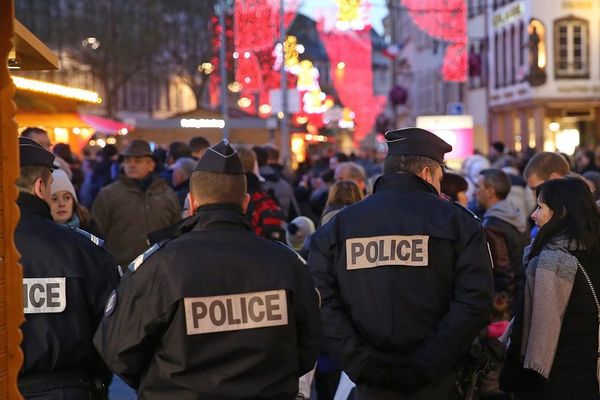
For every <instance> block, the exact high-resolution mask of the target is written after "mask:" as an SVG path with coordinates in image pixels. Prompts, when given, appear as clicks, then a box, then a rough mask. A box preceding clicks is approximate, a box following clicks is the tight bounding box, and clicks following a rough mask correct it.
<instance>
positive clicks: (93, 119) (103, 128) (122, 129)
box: [79, 113, 135, 135]
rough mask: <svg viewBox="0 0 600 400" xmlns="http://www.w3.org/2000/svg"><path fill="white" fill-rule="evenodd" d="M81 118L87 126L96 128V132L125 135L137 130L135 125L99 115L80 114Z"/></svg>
mask: <svg viewBox="0 0 600 400" xmlns="http://www.w3.org/2000/svg"><path fill="white" fill-rule="evenodd" d="M79 116H80V117H81V119H82V120H83V121H85V123H86V124H88V125H90V126H91V127H92V128H94V129H95V130H96V132H101V133H105V134H121V135H123V134H127V132H131V131H133V130H134V129H135V127H134V126H133V125H130V124H126V123H124V122H121V121H116V120H113V119H108V118H103V117H99V116H97V115H91V114H81V113H80V114H79Z"/></svg>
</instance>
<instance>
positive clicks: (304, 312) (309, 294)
mask: <svg viewBox="0 0 600 400" xmlns="http://www.w3.org/2000/svg"><path fill="white" fill-rule="evenodd" d="M295 271H296V274H295V275H296V278H295V281H296V294H295V296H294V308H295V310H294V311H295V318H296V330H297V332H298V365H299V367H300V371H299V375H298V377H300V376H302V375H304V374H305V373H307V372H308V371H310V370H311V369H313V368H314V366H315V363H316V361H317V355H318V354H319V350H320V347H319V342H320V339H321V317H320V316H319V295H318V292H317V290H316V289H315V286H314V284H313V281H312V279H311V277H310V273H309V272H308V269H307V268H306V265H304V263H301V262H298V263H297V266H296V269H295Z"/></svg>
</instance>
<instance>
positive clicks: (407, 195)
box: [308, 174, 492, 392]
mask: <svg viewBox="0 0 600 400" xmlns="http://www.w3.org/2000/svg"><path fill="white" fill-rule="evenodd" d="M401 236H404V237H401ZM390 248H395V251H393V252H391V251H390ZM401 258H402V259H405V261H401V260H400V259H401ZM308 264H309V268H310V270H311V272H312V274H313V278H314V280H315V283H316V285H317V288H318V289H319V291H320V293H321V296H322V305H321V318H322V320H323V331H324V334H323V337H324V338H323V340H324V343H325V348H326V349H327V350H328V351H329V352H330V353H331V355H332V356H333V357H334V359H335V360H336V361H337V362H338V363H339V364H340V365H341V366H342V368H343V370H344V371H346V373H348V375H349V376H350V378H351V379H352V380H353V381H354V382H357V383H359V384H360V383H364V384H366V385H367V386H375V387H380V388H384V389H388V388H391V389H398V388H405V389H406V391H408V392H410V391H414V390H416V389H418V387H419V384H420V386H423V385H424V384H425V383H426V382H427V381H431V382H434V383H435V382H437V381H439V380H440V379H441V378H443V377H444V376H445V375H447V374H448V373H449V372H450V371H451V370H452V369H453V368H455V367H457V364H458V363H459V361H460V359H461V357H462V356H463V355H464V354H465V353H466V352H467V350H468V349H469V347H470V345H471V343H472V341H473V339H474V338H475V337H476V336H477V334H478V333H479V332H480V330H481V329H482V328H483V327H484V326H485V324H486V322H487V319H488V313H489V309H490V305H491V294H492V269H491V264H490V258H489V255H488V251H487V247H486V243H485V238H484V235H483V231H482V228H481V226H480V223H479V221H478V220H476V219H475V217H474V216H473V215H472V214H469V213H468V211H466V210H465V209H461V208H459V206H455V205H453V204H451V203H449V202H447V201H445V200H442V199H441V198H440V197H439V196H438V195H437V192H436V190H435V188H434V187H433V186H431V185H429V184H427V183H426V182H425V181H423V180H422V179H420V178H419V177H417V176H415V175H412V174H395V175H383V176H382V177H380V178H379V179H378V181H377V183H376V184H375V193H374V194H373V195H371V196H369V197H367V198H366V199H364V200H362V201H360V202H358V203H355V204H353V205H351V206H348V207H346V208H344V209H343V210H342V211H340V212H339V213H338V214H337V215H336V216H335V217H334V218H333V219H332V220H331V221H330V222H329V223H328V224H326V225H325V226H323V227H322V228H321V229H319V230H318V231H317V232H316V233H315V234H314V235H313V237H312V240H311V245H310V252H309V262H308ZM377 264H379V265H377ZM382 264H383V265H382ZM408 264H412V266H408ZM409 375H412V376H409ZM382 376H383V377H382ZM422 376H424V377H426V379H423V377H422ZM403 380H406V381H405V382H403ZM409 381H414V382H409ZM419 381H420V382H419ZM400 391H402V390H400Z"/></svg>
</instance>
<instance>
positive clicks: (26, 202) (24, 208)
mask: <svg viewBox="0 0 600 400" xmlns="http://www.w3.org/2000/svg"><path fill="white" fill-rule="evenodd" d="M17 205H18V206H19V209H20V210H21V215H37V216H39V217H42V218H46V219H49V220H50V221H53V219H52V214H51V212H50V206H49V205H48V203H46V202H45V201H44V200H42V199H40V198H39V197H37V196H34V195H32V194H29V193H25V192H19V197H18V198H17Z"/></svg>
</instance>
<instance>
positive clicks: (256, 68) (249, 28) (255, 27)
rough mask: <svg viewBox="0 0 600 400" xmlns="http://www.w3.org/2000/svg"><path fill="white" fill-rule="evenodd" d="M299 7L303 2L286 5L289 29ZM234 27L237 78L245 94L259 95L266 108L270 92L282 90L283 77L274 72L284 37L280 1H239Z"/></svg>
mask: <svg viewBox="0 0 600 400" xmlns="http://www.w3.org/2000/svg"><path fill="white" fill-rule="evenodd" d="M298 5H299V1H296V0H295V1H286V9H285V13H284V24H285V25H286V26H287V25H289V24H290V23H291V21H292V20H293V18H294V16H295V15H296V10H297V9H298ZM234 23H235V51H236V52H237V54H238V57H237V59H236V60H235V61H236V74H235V77H236V81H238V82H240V83H241V84H242V91H241V94H242V95H244V96H247V97H251V98H253V97H254V96H255V95H258V97H259V104H266V103H268V101H269V90H270V89H275V88H278V87H279V86H280V75H279V73H278V72H277V71H274V70H273V64H274V62H275V57H274V55H273V49H274V47H275V44H276V43H277V42H278V40H279V36H280V32H279V0H245V1H237V2H236V4H235V10H234ZM290 81H292V80H291V79H289V74H288V82H290ZM290 87H291V86H290ZM248 111H249V112H255V111H256V110H248Z"/></svg>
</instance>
